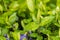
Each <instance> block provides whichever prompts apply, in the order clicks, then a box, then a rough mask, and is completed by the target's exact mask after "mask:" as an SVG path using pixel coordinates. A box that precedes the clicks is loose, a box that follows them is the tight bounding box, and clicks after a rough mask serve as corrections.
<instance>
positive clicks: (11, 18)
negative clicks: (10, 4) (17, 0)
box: [9, 13, 18, 24]
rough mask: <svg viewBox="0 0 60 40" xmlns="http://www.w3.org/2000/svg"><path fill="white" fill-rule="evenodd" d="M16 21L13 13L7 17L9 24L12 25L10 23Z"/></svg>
mask: <svg viewBox="0 0 60 40" xmlns="http://www.w3.org/2000/svg"><path fill="white" fill-rule="evenodd" d="M17 19H18V17H17V16H16V13H13V14H12V15H11V16H10V17H9V22H10V23H11V24H12V23H14V22H15V21H16V20H17Z"/></svg>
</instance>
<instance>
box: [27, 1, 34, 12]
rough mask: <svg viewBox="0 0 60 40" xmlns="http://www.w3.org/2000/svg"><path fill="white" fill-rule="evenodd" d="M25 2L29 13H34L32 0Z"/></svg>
mask: <svg viewBox="0 0 60 40" xmlns="http://www.w3.org/2000/svg"><path fill="white" fill-rule="evenodd" d="M26 1H27V6H28V8H29V10H30V11H31V12H34V2H33V0H26Z"/></svg>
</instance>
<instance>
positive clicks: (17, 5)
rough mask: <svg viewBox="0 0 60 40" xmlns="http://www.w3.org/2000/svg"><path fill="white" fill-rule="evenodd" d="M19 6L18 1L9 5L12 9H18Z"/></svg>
mask: <svg viewBox="0 0 60 40" xmlns="http://www.w3.org/2000/svg"><path fill="white" fill-rule="evenodd" d="M18 7H19V4H18V2H17V1H14V2H12V3H11V4H10V6H9V8H10V10H12V11H16V10H17V9H18Z"/></svg>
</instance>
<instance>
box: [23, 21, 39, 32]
mask: <svg viewBox="0 0 60 40" xmlns="http://www.w3.org/2000/svg"><path fill="white" fill-rule="evenodd" d="M38 27H39V25H38V24H36V23H35V22H31V23H28V24H27V25H25V26H24V29H25V30H27V31H29V30H31V31H35V30H36V29H37V28H38Z"/></svg>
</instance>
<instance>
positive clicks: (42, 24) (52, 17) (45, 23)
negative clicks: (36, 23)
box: [40, 16, 54, 26]
mask: <svg viewBox="0 0 60 40" xmlns="http://www.w3.org/2000/svg"><path fill="white" fill-rule="evenodd" d="M53 19H54V16H47V17H44V18H43V19H42V21H41V23H40V26H45V25H47V24H49V23H50V22H52V21H53Z"/></svg>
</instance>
